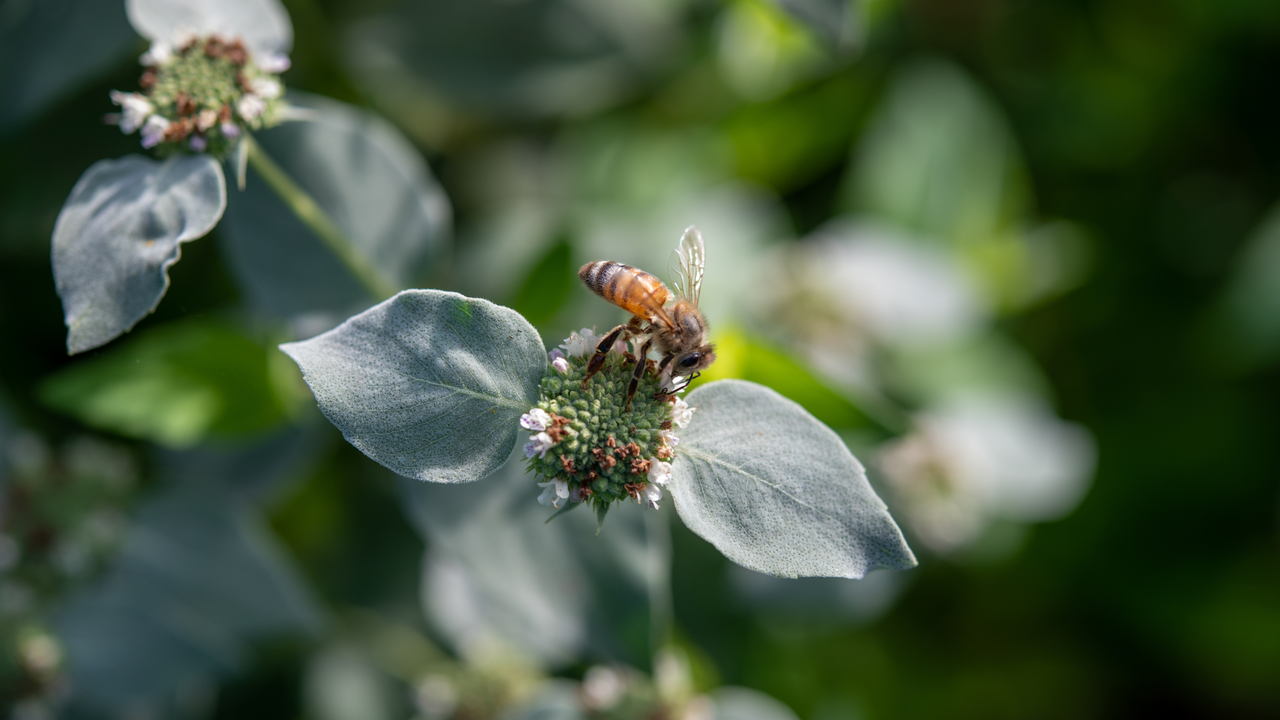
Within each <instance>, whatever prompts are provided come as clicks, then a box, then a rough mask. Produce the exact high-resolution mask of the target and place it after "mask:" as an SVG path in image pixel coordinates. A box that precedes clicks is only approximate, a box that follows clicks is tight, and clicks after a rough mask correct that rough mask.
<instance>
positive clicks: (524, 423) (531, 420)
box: [520, 408, 551, 430]
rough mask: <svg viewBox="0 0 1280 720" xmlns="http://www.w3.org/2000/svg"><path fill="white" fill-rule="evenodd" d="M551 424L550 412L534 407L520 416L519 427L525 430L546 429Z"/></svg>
mask: <svg viewBox="0 0 1280 720" xmlns="http://www.w3.org/2000/svg"><path fill="white" fill-rule="evenodd" d="M550 425H551V414H550V413H548V412H547V411H546V410H543V409H542V408H534V409H532V410H530V411H529V412H527V413H525V414H524V415H521V416H520V427H522V428H524V429H525V430H546V429H547V427H548V426H550Z"/></svg>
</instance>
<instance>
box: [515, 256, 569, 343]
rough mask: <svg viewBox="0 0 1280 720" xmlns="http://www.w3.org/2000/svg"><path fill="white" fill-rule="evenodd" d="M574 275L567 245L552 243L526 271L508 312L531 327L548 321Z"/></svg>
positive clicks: (560, 303) (567, 291) (562, 303)
mask: <svg viewBox="0 0 1280 720" xmlns="http://www.w3.org/2000/svg"><path fill="white" fill-rule="evenodd" d="M577 274H578V273H577V269H576V268H574V267H573V249H572V248H570V247H569V243H568V242H564V241H561V242H558V243H556V244H555V245H553V246H552V247H551V249H550V250H548V251H547V253H546V255H543V256H542V259H541V260H539V261H538V264H537V265H534V266H533V269H532V270H530V271H529V275H528V277H526V278H525V281H524V284H523V285H521V286H520V292H519V293H517V294H516V301H515V302H514V303H513V304H512V305H513V307H512V309H513V310H515V311H516V312H518V313H520V314H521V315H523V316H524V317H525V319H526V320H528V321H529V322H530V323H532V324H534V325H540V324H542V323H544V322H546V321H547V320H550V319H551V316H552V315H554V314H555V313H556V311H557V310H559V309H560V307H561V306H562V305H564V301H565V300H566V299H567V298H568V297H569V290H571V289H572V288H573V287H574V281H575V280H576V279H577Z"/></svg>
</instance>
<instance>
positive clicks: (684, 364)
mask: <svg viewBox="0 0 1280 720" xmlns="http://www.w3.org/2000/svg"><path fill="white" fill-rule="evenodd" d="M715 361H716V352H715V349H714V348H712V347H711V345H703V346H702V347H699V348H697V349H696V350H693V351H690V352H687V353H685V354H683V355H680V356H677V357H676V359H675V360H674V361H673V362H672V363H671V366H672V370H671V373H672V374H673V375H685V376H688V375H692V374H694V373H696V372H702V371H703V370H706V369H707V368H709V367H711V363H713V362H715Z"/></svg>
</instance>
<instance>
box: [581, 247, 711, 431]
mask: <svg viewBox="0 0 1280 720" xmlns="http://www.w3.org/2000/svg"><path fill="white" fill-rule="evenodd" d="M705 270H706V247H705V246H704V245H703V242H702V233H699V232H698V229H697V228H695V227H693V226H690V227H689V228H688V229H687V230H685V231H684V235H683V236H681V238H680V244H679V245H677V246H676V251H675V253H674V257H672V261H671V273H672V278H673V283H672V284H673V285H674V286H675V289H676V291H675V293H674V294H673V293H672V292H671V291H669V290H667V286H665V285H663V284H662V281H661V280H659V279H658V278H656V277H654V276H653V275H650V274H649V273H647V272H645V271H643V270H640V269H639V268H634V267H631V266H630V265H623V264H622V263H618V262H613V261H611V260H597V261H596V262H590V263H587V264H586V265H583V266H582V268H581V269H580V270H578V277H579V278H581V279H582V282H583V284H585V285H586V286H587V287H588V288H590V289H591V291H592V292H594V293H595V294H597V295H599V296H600V297H602V298H604V299H605V300H608V301H609V302H611V303H613V304H614V305H617V306H618V307H620V308H622V309H623V310H626V311H627V312H629V313H631V315H632V318H631V320H630V321H629V322H627V323H624V324H622V325H619V326H617V327H615V328H614V329H612V330H610V331H609V332H608V334H606V335H605V336H604V338H603V339H602V340H601V341H600V343H599V344H598V345H596V352H595V354H594V355H592V356H591V360H590V361H589V362H588V363H587V376H586V377H585V378H584V379H583V381H582V386H583V387H586V385H587V381H588V380H590V379H591V376H592V375H595V374H596V373H597V372H599V371H600V368H602V367H604V361H605V358H606V357H607V356H608V354H609V350H610V348H612V347H613V344H614V343H615V342H617V341H618V338H619V337H622V338H623V339H626V340H630V339H632V338H640V337H646V336H647V337H646V339H645V341H644V344H643V345H642V346H641V348H640V357H639V358H638V359H637V362H636V369H635V371H634V372H633V373H632V375H631V382H630V383H629V384H628V385H627V409H628V410H630V409H631V399H632V398H633V397H635V395H636V389H637V388H639V387H640V378H642V377H643V376H644V369H645V365H646V363H645V359H646V357H647V356H648V354H649V351H650V350H651V349H655V350H657V351H658V352H659V353H661V354H662V359H661V360H659V361H658V373H659V374H661V373H662V372H664V371H666V370H667V368H671V374H672V375H675V376H683V377H685V378H686V379H685V381H684V384H683V385H681V386H680V388H673V389H672V390H669V391H664V392H666V393H668V394H670V393H674V392H676V391H677V390H679V389H682V388H684V387H686V386H687V385H688V384H689V383H690V382H692V381H693V380H694V378H696V377H698V375H699V374H701V371H703V370H705V369H707V368H708V367H710V366H711V363H713V362H715V361H716V354H715V350H714V349H713V348H712V347H711V344H710V343H708V342H707V321H706V319H705V318H703V317H702V313H701V312H699V311H698V294H699V293H700V292H701V290H702V275H703V273H704V272H705ZM671 300H674V302H672V303H671V304H670V305H669V306H668V304H667V303H668V301H671ZM646 323H647V324H646Z"/></svg>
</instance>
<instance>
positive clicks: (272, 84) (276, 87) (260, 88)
mask: <svg viewBox="0 0 1280 720" xmlns="http://www.w3.org/2000/svg"><path fill="white" fill-rule="evenodd" d="M251 86H252V87H253V92H254V94H255V95H258V96H260V97H264V98H278V97H280V82H279V81H278V80H273V79H271V78H255V79H254V81H253V82H252V83H251Z"/></svg>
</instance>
